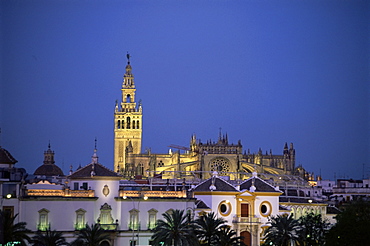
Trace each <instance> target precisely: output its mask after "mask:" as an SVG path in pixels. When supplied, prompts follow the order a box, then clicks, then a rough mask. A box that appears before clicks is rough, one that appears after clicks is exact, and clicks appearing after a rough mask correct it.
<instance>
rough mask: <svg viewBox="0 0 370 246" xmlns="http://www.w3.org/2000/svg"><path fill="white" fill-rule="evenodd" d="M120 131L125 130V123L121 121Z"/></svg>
mask: <svg viewBox="0 0 370 246" xmlns="http://www.w3.org/2000/svg"><path fill="white" fill-rule="evenodd" d="M121 129H125V121H124V120H121Z"/></svg>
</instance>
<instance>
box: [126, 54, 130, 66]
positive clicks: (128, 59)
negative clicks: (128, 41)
mask: <svg viewBox="0 0 370 246" xmlns="http://www.w3.org/2000/svg"><path fill="white" fill-rule="evenodd" d="M126 57H127V62H128V64H130V57H131V56H130V54H129V53H128V52H127V55H126Z"/></svg>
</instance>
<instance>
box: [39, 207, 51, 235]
mask: <svg viewBox="0 0 370 246" xmlns="http://www.w3.org/2000/svg"><path fill="white" fill-rule="evenodd" d="M48 214H49V210H47V209H45V208H43V209H41V210H39V224H38V225H37V229H38V230H40V231H46V230H47V229H49V228H50V225H49V218H48Z"/></svg>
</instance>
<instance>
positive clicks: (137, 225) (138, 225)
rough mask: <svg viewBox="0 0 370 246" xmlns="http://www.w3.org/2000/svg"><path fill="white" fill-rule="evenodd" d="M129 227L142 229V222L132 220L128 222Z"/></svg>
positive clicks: (134, 229)
mask: <svg viewBox="0 0 370 246" xmlns="http://www.w3.org/2000/svg"><path fill="white" fill-rule="evenodd" d="M128 229H129V230H132V231H138V230H140V222H130V223H128Z"/></svg>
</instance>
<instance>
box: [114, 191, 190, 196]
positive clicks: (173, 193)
mask: <svg viewBox="0 0 370 246" xmlns="http://www.w3.org/2000/svg"><path fill="white" fill-rule="evenodd" d="M119 196H120V197H124V196H126V197H132V198H134V197H148V198H151V197H157V198H158V197H160V198H186V191H164V190H161V191H154V190H153V191H152V190H148V191H135V190H120V191H119Z"/></svg>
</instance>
